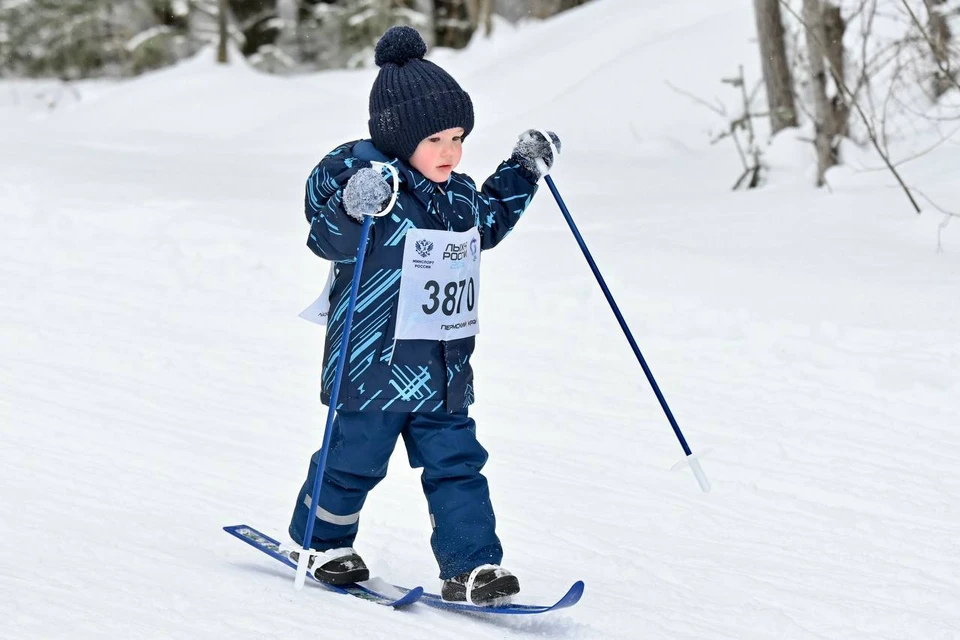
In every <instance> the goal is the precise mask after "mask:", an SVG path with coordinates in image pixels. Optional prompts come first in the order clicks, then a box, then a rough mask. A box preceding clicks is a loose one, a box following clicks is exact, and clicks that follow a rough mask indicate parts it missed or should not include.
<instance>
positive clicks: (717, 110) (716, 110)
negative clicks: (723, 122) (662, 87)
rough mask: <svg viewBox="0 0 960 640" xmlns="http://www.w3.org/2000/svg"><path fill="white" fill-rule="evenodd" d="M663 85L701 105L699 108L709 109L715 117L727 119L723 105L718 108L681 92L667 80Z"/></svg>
mask: <svg viewBox="0 0 960 640" xmlns="http://www.w3.org/2000/svg"><path fill="white" fill-rule="evenodd" d="M664 83H665V84H666V85H667V86H668V87H670V88H671V89H673V90H674V91H675V92H677V93H679V94H680V95H682V96H686V97H687V98H690V99H691V100H693V101H694V102H696V103H697V104H699V105H701V106H704V107H706V108H707V109H710V111H713V112H714V113H715V114H717V115H719V116H722V117H724V118H726V117H727V110H726V109H725V108H724V106H723V104H720V106H719V107H718V106H717V105H714V104H710V103H709V102H707V101H706V100H704V99H703V98H701V97H699V96H695V95H693V94H692V93H690V92H689V91H685V90H683V89H681V88H679V87H676V86H674V85H673V84H671V83H670V81H669V80H665V81H664ZM717 102H718V103H719V102H720V101H719V100H717Z"/></svg>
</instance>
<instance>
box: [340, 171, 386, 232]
mask: <svg viewBox="0 0 960 640" xmlns="http://www.w3.org/2000/svg"><path fill="white" fill-rule="evenodd" d="M390 195H391V191H390V186H389V185H388V184H387V183H386V182H384V180H383V175H382V174H381V173H380V171H379V170H378V169H374V168H372V167H365V168H363V169H360V170H359V171H357V172H356V173H355V174H353V176H351V177H350V180H348V181H347V186H345V187H344V188H343V208H344V210H345V211H346V212H347V215H348V216H350V217H351V218H353V219H354V220H356V221H357V222H363V216H372V215H373V214H375V213H380V211H382V210H383V205H384V204H386V202H387V200H389V199H390Z"/></svg>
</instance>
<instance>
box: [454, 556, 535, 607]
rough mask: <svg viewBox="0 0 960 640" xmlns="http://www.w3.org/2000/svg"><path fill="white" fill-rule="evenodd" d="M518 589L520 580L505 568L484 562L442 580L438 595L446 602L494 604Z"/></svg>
mask: <svg viewBox="0 0 960 640" xmlns="http://www.w3.org/2000/svg"><path fill="white" fill-rule="evenodd" d="M519 591H520V581H519V580H517V577H516V576H515V575H513V574H512V573H510V572H509V571H507V570H506V569H504V568H502V567H500V566H497V565H495V564H485V565H481V566H479V567H477V568H476V569H474V570H473V571H466V572H464V573H461V574H460V575H458V576H454V577H453V578H450V579H449V580H444V582H443V589H441V591H440V596H441V597H442V598H443V599H444V600H446V601H447V602H469V603H472V604H482V605H489V604H495V603H496V602H498V601H500V600H501V599H503V598H506V597H508V596H512V595H513V594H515V593H518V592H519Z"/></svg>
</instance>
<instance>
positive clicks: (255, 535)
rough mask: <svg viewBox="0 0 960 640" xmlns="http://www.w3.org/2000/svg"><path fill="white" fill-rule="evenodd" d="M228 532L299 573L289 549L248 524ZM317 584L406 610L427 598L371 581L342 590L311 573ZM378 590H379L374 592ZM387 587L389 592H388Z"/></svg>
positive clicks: (420, 589)
mask: <svg viewBox="0 0 960 640" xmlns="http://www.w3.org/2000/svg"><path fill="white" fill-rule="evenodd" d="M223 530H224V531H226V532H227V533H229V534H230V535H232V536H235V537H237V538H240V539H241V540H243V541H244V542H246V543H247V544H249V545H250V546H251V547H254V548H256V549H259V550H260V551H262V552H264V553H265V554H267V555H268V556H270V557H271V558H274V559H275V560H279V561H280V562H282V563H283V564H285V565H287V566H288V567H290V568H291V569H294V570H296V568H297V563H296V562H294V561H293V560H291V559H290V552H289V551H288V550H286V549H281V548H280V543H279V542H277V541H276V540H274V539H273V538H271V537H270V536H268V535H266V534H265V533H261V532H259V531H257V530H256V529H254V528H253V527H248V526H247V525H245V524H237V525H233V526H231V527H224V528H223ZM307 575H309V576H310V577H311V578H313V581H314V582H316V583H317V584H319V585H320V586H322V587H323V588H325V589H329V590H330V591H334V592H336V593H343V594H347V595H351V596H354V597H356V598H360V599H362V600H369V601H370V602H375V603H377V604H381V605H384V606H387V607H394V608H399V607H406V606H408V605H411V604H413V603H414V602H417V601H418V600H420V598H421V596H423V587H415V588H413V589H405V588H401V587H394V586H393V585H387V584H383V585H382V586H381V585H380V584H375V582H379V581H372V580H371V581H367V582H366V583H363V584H361V583H357V584H349V585H344V586H340V587H335V586H333V585H329V584H324V583H323V582H320V581H319V580H317V579H316V578H314V577H313V574H312V573H310V572H309V571H308V572H307ZM371 587H375V588H371ZM384 587H385V588H384ZM384 591H395V592H396V596H394V595H388V594H387V593H384Z"/></svg>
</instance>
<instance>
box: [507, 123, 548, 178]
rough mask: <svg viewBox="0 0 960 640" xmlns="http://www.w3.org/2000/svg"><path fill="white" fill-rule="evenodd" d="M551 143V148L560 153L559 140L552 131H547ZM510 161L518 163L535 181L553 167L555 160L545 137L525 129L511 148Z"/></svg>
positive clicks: (535, 131) (537, 132)
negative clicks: (553, 147)
mask: <svg viewBox="0 0 960 640" xmlns="http://www.w3.org/2000/svg"><path fill="white" fill-rule="evenodd" d="M547 133H548V134H550V138H551V140H552V141H553V146H555V147H556V148H557V151H560V138H559V137H558V136H557V134H555V133H554V132H553V131H547ZM510 158H511V159H512V160H514V161H515V162H518V163H519V164H520V166H521V167H523V168H524V169H526V170H527V171H529V172H530V174H531V175H533V176H534V177H535V178H536V179H537V180H539V179H540V178H542V177H543V176H544V175H546V173H547V172H548V171H550V169H551V168H552V167H553V162H554V160H555V158H554V157H553V149H552V148H551V146H550V143H549V142H547V139H546V137H545V136H544V135H543V134H542V133H541V132H539V131H537V130H536V129H527V130H526V131H524V132H523V133H521V134H520V139H519V140H518V141H517V145H516V146H515V147H514V148H513V155H511V156H510Z"/></svg>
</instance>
